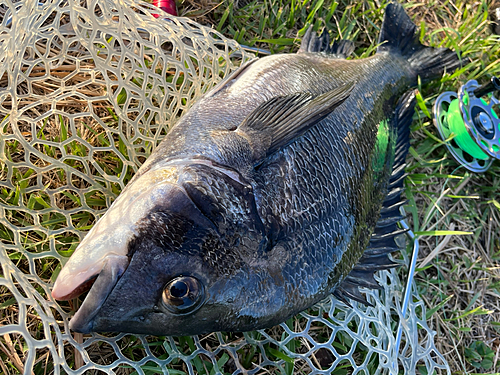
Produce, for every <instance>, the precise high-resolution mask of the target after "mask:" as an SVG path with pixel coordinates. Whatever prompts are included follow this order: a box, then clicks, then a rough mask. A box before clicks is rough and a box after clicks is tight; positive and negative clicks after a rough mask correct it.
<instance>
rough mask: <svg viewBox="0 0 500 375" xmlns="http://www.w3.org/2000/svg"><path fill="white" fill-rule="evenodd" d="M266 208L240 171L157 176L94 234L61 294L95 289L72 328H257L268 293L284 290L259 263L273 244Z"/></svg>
mask: <svg viewBox="0 0 500 375" xmlns="http://www.w3.org/2000/svg"><path fill="white" fill-rule="evenodd" d="M256 210H257V208H256V203H255V199H254V197H253V192H252V188H251V185H249V184H248V183H246V182H245V181H244V179H243V178H242V177H241V176H240V175H238V173H237V172H235V171H231V170H228V169H225V168H221V167H218V166H217V165H215V164H213V163H211V162H198V163H197V164H196V165H176V166H170V167H169V168H160V169H156V170H150V171H148V172H147V173H144V174H142V175H141V176H140V177H139V178H138V179H136V180H134V181H133V183H131V184H129V186H128V187H127V188H126V189H125V190H124V192H123V193H122V195H120V196H119V197H118V199H117V200H116V201H115V202H114V204H113V205H112V207H110V209H109V210H108V212H107V213H106V214H105V215H104V216H103V218H102V219H101V220H100V221H99V222H98V223H97V224H96V225H95V226H94V228H93V229H92V231H91V232H89V234H88V235H87V237H86V238H85V239H84V240H83V241H82V243H81V244H80V245H79V247H78V248H77V250H76V251H75V254H73V256H72V258H70V260H69V261H68V262H67V264H66V265H65V266H64V267H63V269H62V271H61V273H60V275H59V276H58V279H57V281H56V284H55V286H54V289H53V292H52V295H53V297H54V298H56V299H69V298H73V297H74V296H75V295H77V294H78V293H81V292H82V291H84V289H85V287H88V286H89V285H90V284H91V282H92V281H93V285H92V287H91V289H90V291H89V293H88V294H87V296H86V297H85V300H84V302H83V304H82V305H81V307H80V309H79V310H78V311H77V313H76V314H75V316H74V317H73V318H72V319H71V321H70V328H71V329H72V330H75V331H77V332H82V333H88V332H96V331H99V332H103V331H105V332H130V333H144V334H155V335H188V334H199V333H203V332H209V331H217V330H228V331H234V330H237V331H242V330H249V329H251V328H252V327H253V326H254V324H255V322H256V321H258V320H259V316H260V315H266V314H265V308H264V307H263V306H267V305H269V301H270V299H272V298H273V297H272V293H271V294H269V293H262V288H263V285H268V286H269V288H273V287H272V285H274V283H273V282H271V281H270V278H272V276H270V275H269V274H268V273H267V271H266V272H264V271H263V270H264V268H265V267H263V265H262V264H261V265H256V262H259V259H261V257H259V254H260V253H261V252H262V251H264V250H263V249H264V247H265V246H266V243H267V239H266V236H265V231H264V227H263V224H262V222H261V221H260V218H259V216H258V215H257V212H256ZM94 280H95V281H94ZM259 288H260V289H259ZM263 300H266V301H263ZM256 311H258V313H256Z"/></svg>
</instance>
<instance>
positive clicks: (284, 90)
mask: <svg viewBox="0 0 500 375" xmlns="http://www.w3.org/2000/svg"><path fill="white" fill-rule="evenodd" d="M418 35H419V34H418V33H416V27H415V25H414V24H413V23H412V22H411V20H410V18H409V17H408V16H407V15H406V13H405V12H404V10H403V8H402V7H401V5H399V4H389V5H388V6H387V10H386V16H385V19H384V22H383V25H382V28H381V34H380V39H379V42H380V43H381V45H380V46H379V47H378V50H377V53H376V54H375V55H374V56H372V57H369V58H367V59H358V60H347V59H346V57H347V56H348V55H349V54H350V53H351V52H352V51H353V45H352V43H351V42H349V41H339V42H336V43H334V44H333V45H329V39H328V34H327V33H323V35H322V36H321V37H319V38H318V37H316V36H315V35H312V33H310V32H309V33H308V34H307V35H306V36H305V37H304V40H303V41H302V46H301V48H300V50H299V52H298V53H297V54H288V55H286V54H282V55H274V56H269V57H265V58H262V59H258V60H254V61H251V62H249V63H247V64H245V65H244V66H242V67H241V68H240V69H239V70H238V71H236V72H235V73H234V74H232V75H231V76H230V77H229V78H227V79H226V80H224V81H223V82H222V83H221V84H220V85H218V86H217V87H216V88H214V90H212V91H211V92H209V93H208V94H206V95H204V96H203V97H202V98H201V99H200V100H199V101H198V102H197V103H196V104H194V105H193V107H192V108H191V109H190V110H189V112H188V113H186V114H185V116H184V117H182V118H181V119H180V120H179V121H178V122H177V123H176V124H175V125H174V126H173V127H172V128H171V130H170V132H169V133H168V135H167V136H166V137H165V140H164V141H163V142H162V143H161V144H160V146H159V147H158V148H157V149H156V151H155V152H154V153H153V154H152V155H151V156H150V158H149V159H148V160H147V161H146V163H145V164H144V165H143V166H142V167H141V169H140V170H139V171H138V172H137V175H136V176H134V179H133V180H132V181H131V182H130V183H129V185H128V186H127V187H126V189H125V190H124V191H123V192H122V194H121V195H120V196H119V197H118V199H117V200H116V201H115V202H114V203H113V205H112V206H111V207H110V208H109V210H108V211H107V213H106V214H105V215H104V216H103V217H102V218H101V220H100V221H99V222H98V223H97V224H96V225H95V227H94V228H93V229H92V230H91V231H90V232H89V233H88V235H87V236H86V237H85V239H84V240H83V241H82V243H81V244H80V245H79V247H78V248H77V249H76V251H75V253H74V254H73V256H72V257H71V259H69V261H68V263H67V264H66V265H65V266H64V268H63V269H62V271H61V273H60V275H59V277H58V279H57V281H56V284H55V286H54V289H53V292H52V295H53V296H54V298H55V299H59V300H64V299H70V298H73V297H75V296H76V295H78V294H80V293H82V292H83V291H85V290H86V289H88V288H89V286H90V285H91V284H92V282H93V286H92V288H91V289H90V292H89V293H88V295H87V296H86V298H85V301H84V303H83V304H82V306H81V307H80V309H79V310H78V312H77V313H76V314H75V316H74V317H73V319H72V320H71V322H70V327H71V328H72V329H73V330H75V331H78V332H84V333H85V332H92V331H122V332H134V333H147V334H155V335H192V334H200V333H205V332H210V331H219V330H222V331H247V330H254V329H258V328H264V327H270V326H272V325H275V324H278V323H280V322H283V321H284V320H286V319H287V318H289V317H290V316H292V315H294V314H297V313H298V312H300V311H302V310H304V309H306V308H308V307H310V306H311V305H313V304H314V303H316V302H318V301H320V300H322V299H323V298H325V297H326V296H328V295H329V294H332V293H334V294H335V295H336V296H337V297H338V298H340V299H343V300H346V301H349V300H350V299H354V300H361V301H362V300H363V297H362V295H361V294H360V292H359V290H358V286H364V287H370V288H376V287H378V284H377V283H376V281H375V279H374V278H373V272H374V271H376V270H380V269H384V268H388V267H391V266H393V265H394V263H393V262H392V261H390V260H389V258H388V253H390V252H392V251H395V250H397V249H398V247H397V244H396V241H395V236H396V235H397V234H398V233H400V232H401V231H398V226H397V221H398V220H400V219H401V216H400V212H399V207H400V205H401V199H400V193H401V190H402V188H403V180H404V167H405V164H404V163H405V156H406V153H407V150H408V147H409V126H410V123H411V119H412V115H413V112H414V105H415V100H414V95H413V91H412V88H414V87H415V86H416V85H417V77H418V76H420V77H421V79H422V81H424V82H425V81H429V80H431V79H434V78H438V77H439V76H441V75H442V74H443V72H444V71H445V70H448V71H450V72H451V71H452V70H454V69H455V68H456V67H458V66H459V59H458V56H457V54H456V53H455V52H452V51H450V50H448V49H434V48H429V47H424V46H422V45H421V44H420V43H419V41H418Z"/></svg>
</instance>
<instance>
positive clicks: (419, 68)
mask: <svg viewBox="0 0 500 375" xmlns="http://www.w3.org/2000/svg"><path fill="white" fill-rule="evenodd" d="M379 43H381V45H380V46H379V47H378V49H377V53H380V52H388V53H397V54H400V55H401V56H403V57H405V58H406V59H408V62H409V64H410V66H411V68H412V70H413V71H414V72H415V78H416V76H420V78H421V79H422V81H423V82H428V81H431V80H433V79H436V78H439V77H440V76H441V75H442V74H443V72H444V71H445V70H446V71H448V72H451V71H454V70H455V69H456V68H458V67H460V66H461V60H460V57H459V55H458V54H457V52H454V51H452V50H450V49H448V48H433V47H427V46H424V45H422V44H421V43H420V41H419V33H418V32H417V26H416V25H415V24H414V23H413V22H412V21H411V19H410V17H409V16H408V15H407V14H406V12H405V10H404V9H403V7H402V6H401V4H398V3H389V4H388V5H387V8H386V11H385V17H384V22H383V24H382V30H381V32H380V36H379Z"/></svg>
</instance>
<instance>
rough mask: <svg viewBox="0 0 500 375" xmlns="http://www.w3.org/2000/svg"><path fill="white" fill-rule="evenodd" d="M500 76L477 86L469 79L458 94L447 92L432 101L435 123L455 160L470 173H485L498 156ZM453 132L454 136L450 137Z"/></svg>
mask: <svg viewBox="0 0 500 375" xmlns="http://www.w3.org/2000/svg"><path fill="white" fill-rule="evenodd" d="M495 92H498V94H500V79H498V78H497V77H493V78H492V79H491V80H490V81H489V82H488V83H486V84H484V85H482V86H480V85H479V84H478V83H477V81H474V80H471V81H468V82H467V83H466V84H465V85H463V86H462V87H461V88H460V90H459V92H458V93H455V92H451V91H447V92H444V93H442V94H441V95H439V97H438V98H437V100H436V103H435V104H434V123H435V125H436V127H437V128H438V130H439V134H440V135H441V138H442V139H443V140H448V139H450V138H452V139H451V140H449V141H448V142H446V147H448V150H450V152H451V154H452V155H453V156H454V157H455V159H456V160H457V161H458V162H459V163H460V164H461V165H463V166H464V167H465V168H467V169H469V170H471V171H473V172H485V171H486V170H487V169H488V168H489V167H490V166H491V164H492V163H493V160H495V159H500V119H499V115H500V106H499V103H500V101H499V100H498V98H496V97H495V96H494V93H495ZM453 135H454V137H452V136H453Z"/></svg>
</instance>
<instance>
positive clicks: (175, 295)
mask: <svg viewBox="0 0 500 375" xmlns="http://www.w3.org/2000/svg"><path fill="white" fill-rule="evenodd" d="M203 294H204V291H203V285H202V284H201V283H200V282H199V281H198V280H197V279H196V278H194V277H191V276H178V277H176V278H174V279H172V280H170V281H169V282H168V283H167V284H166V285H165V287H164V288H163V293H162V302H163V306H165V308H166V309H167V310H168V311H170V312H172V313H174V314H183V313H188V312H192V311H194V310H195V309H196V308H197V307H199V306H200V302H201V301H202V299H203V298H202V297H203Z"/></svg>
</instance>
